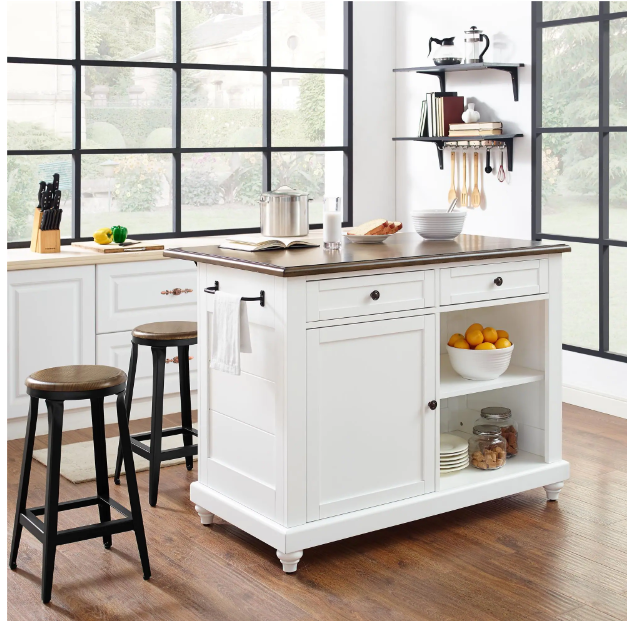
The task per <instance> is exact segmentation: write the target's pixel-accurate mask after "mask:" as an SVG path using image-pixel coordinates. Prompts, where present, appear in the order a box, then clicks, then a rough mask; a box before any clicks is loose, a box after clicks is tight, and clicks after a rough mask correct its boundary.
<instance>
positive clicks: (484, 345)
mask: <svg viewBox="0 0 627 621" xmlns="http://www.w3.org/2000/svg"><path fill="white" fill-rule="evenodd" d="M475 349H496V347H494V345H493V344H492V343H479V345H477V347H475Z"/></svg>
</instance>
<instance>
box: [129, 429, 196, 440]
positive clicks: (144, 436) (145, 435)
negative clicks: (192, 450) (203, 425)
mask: <svg viewBox="0 0 627 621" xmlns="http://www.w3.org/2000/svg"><path fill="white" fill-rule="evenodd" d="M185 434H190V435H192V436H196V437H198V430H197V429H194V428H193V427H168V428H167V429H164V430H163V431H162V432H161V437H162V438H165V437H167V436H178V435H185ZM133 438H134V439H135V440H150V431H144V432H142V433H134V434H132V435H131V440H132V439H133Z"/></svg>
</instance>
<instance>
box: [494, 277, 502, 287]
mask: <svg viewBox="0 0 627 621" xmlns="http://www.w3.org/2000/svg"><path fill="white" fill-rule="evenodd" d="M494 284H495V285H496V286H497V287H500V286H501V285H502V284H503V279H502V278H501V277H500V276H497V277H496V278H495V279H494Z"/></svg>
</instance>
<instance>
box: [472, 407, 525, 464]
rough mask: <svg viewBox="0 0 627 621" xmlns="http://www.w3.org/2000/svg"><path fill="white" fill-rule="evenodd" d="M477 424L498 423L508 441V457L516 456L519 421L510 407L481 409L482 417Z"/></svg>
mask: <svg viewBox="0 0 627 621" xmlns="http://www.w3.org/2000/svg"><path fill="white" fill-rule="evenodd" d="M474 424H475V425H496V426H497V427H500V429H501V435H502V436H503V437H504V438H505V441H506V442H507V457H508V458H509V457H514V455H516V454H517V453H518V421H517V420H516V419H515V418H514V416H513V415H512V411H511V410H510V409H509V408H504V407H489V408H483V409H482V410H481V418H478V419H477V420H476V421H475V422H474Z"/></svg>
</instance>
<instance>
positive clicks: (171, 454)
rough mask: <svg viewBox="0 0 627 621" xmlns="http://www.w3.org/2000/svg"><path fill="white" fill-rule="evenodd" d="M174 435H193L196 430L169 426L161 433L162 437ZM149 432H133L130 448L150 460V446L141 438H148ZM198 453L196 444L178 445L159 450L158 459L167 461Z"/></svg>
mask: <svg viewBox="0 0 627 621" xmlns="http://www.w3.org/2000/svg"><path fill="white" fill-rule="evenodd" d="M176 435H193V436H196V437H197V436H198V431H197V430H196V429H194V428H193V427H169V428H168V429H164V430H163V432H162V433H161V436H162V437H166V436H176ZM150 436H151V433H150V431H146V432H143V433H135V434H133V435H132V436H131V449H132V450H133V453H136V454H137V455H140V456H141V457H143V458H144V459H147V460H148V461H150V447H149V446H146V445H145V444H143V443H142V442H141V441H142V440H150V439H151V438H150ZM193 455H198V445H196V444H192V445H190V446H180V447H177V448H171V449H165V450H162V451H161V455H160V458H159V460H160V461H169V460H171V459H178V458H180V457H190V456H193Z"/></svg>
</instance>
